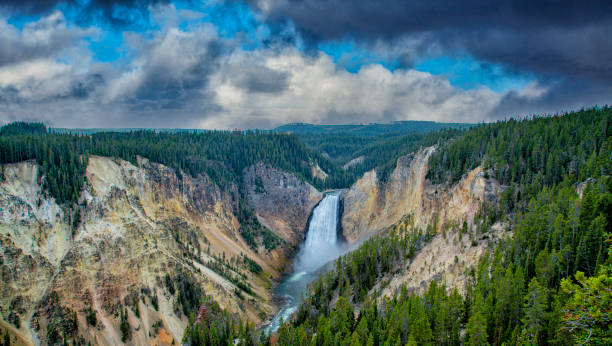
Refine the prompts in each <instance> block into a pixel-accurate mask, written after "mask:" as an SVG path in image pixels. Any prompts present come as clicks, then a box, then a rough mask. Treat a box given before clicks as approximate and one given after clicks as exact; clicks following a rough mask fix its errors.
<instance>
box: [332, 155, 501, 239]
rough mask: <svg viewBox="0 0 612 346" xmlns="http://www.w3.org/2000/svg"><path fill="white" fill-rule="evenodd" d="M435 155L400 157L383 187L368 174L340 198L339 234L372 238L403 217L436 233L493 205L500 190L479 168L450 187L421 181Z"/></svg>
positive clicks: (380, 182)
mask: <svg viewBox="0 0 612 346" xmlns="http://www.w3.org/2000/svg"><path fill="white" fill-rule="evenodd" d="M434 150H435V147H428V148H424V149H421V150H419V151H418V152H416V153H413V154H409V155H406V156H402V157H400V158H399V159H398V160H397V164H396V167H395V169H394V170H393V171H392V172H391V174H390V175H389V177H388V178H387V180H386V181H381V180H380V179H379V178H378V175H377V172H376V170H372V171H369V172H366V173H365V174H364V175H363V177H362V178H361V179H359V180H358V181H357V182H356V183H355V184H353V186H351V188H350V189H348V190H346V191H344V192H343V193H342V199H343V203H344V214H343V215H342V230H343V232H344V236H345V238H346V239H347V240H348V241H349V242H356V241H358V240H360V239H363V238H367V237H368V236H371V235H373V234H376V233H378V232H379V231H381V230H384V229H386V228H388V227H390V226H392V225H393V224H395V223H397V222H398V221H400V220H401V219H402V218H404V217H405V216H407V215H410V216H411V217H410V219H411V220H412V226H416V227H420V228H421V229H425V228H427V227H435V228H436V230H438V231H439V230H441V229H442V228H443V227H446V226H447V224H449V223H451V222H462V221H464V220H466V219H469V220H468V221H470V220H471V219H472V218H473V216H474V214H475V213H476V211H477V210H478V208H479V207H480V205H481V204H482V202H484V201H486V202H488V203H493V204H494V203H496V202H497V200H498V198H499V194H500V193H501V191H502V188H501V186H500V185H499V183H498V182H497V181H496V180H495V179H492V178H487V177H486V175H485V174H484V172H482V169H481V168H480V167H478V168H476V169H474V170H472V171H471V172H469V173H468V174H467V175H466V176H464V177H463V178H462V179H461V180H460V181H459V182H458V183H456V184H454V185H452V186H449V185H431V184H430V182H429V181H428V180H426V178H425V177H426V175H427V162H428V160H429V156H430V155H431V154H432V153H433V152H434Z"/></svg>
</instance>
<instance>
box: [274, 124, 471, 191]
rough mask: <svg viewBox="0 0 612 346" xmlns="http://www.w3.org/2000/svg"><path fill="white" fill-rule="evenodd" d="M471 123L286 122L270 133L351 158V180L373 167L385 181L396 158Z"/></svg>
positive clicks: (340, 160)
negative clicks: (333, 123)
mask: <svg viewBox="0 0 612 346" xmlns="http://www.w3.org/2000/svg"><path fill="white" fill-rule="evenodd" d="M472 126H474V125H473V124H460V123H436V122H433V121H397V122H394V123H391V124H365V125H311V124H289V125H284V126H280V127H277V128H276V129H274V130H273V131H274V132H280V133H291V134H295V135H296V136H298V137H299V138H300V139H302V140H303V141H304V142H305V143H306V144H308V145H309V146H310V147H312V148H313V149H314V150H316V151H317V152H320V153H321V154H323V155H325V156H327V157H329V159H330V160H331V161H332V162H335V163H337V164H338V165H339V166H343V165H345V164H347V163H348V162H350V161H351V160H353V159H359V160H360V162H354V163H353V164H352V165H350V167H347V169H346V171H347V173H348V176H349V180H350V181H351V182H353V181H355V180H357V179H359V178H360V177H361V176H362V175H363V173H365V172H367V171H370V170H373V169H376V170H377V171H378V173H379V177H380V178H381V180H383V181H384V180H386V178H387V177H388V175H389V173H390V172H391V171H392V170H393V168H395V163H396V161H397V158H398V157H400V156H402V155H406V154H408V153H411V152H414V151H415V150H418V149H419V148H420V147H426V146H431V145H434V144H438V143H443V142H444V141H446V140H448V139H450V138H453V137H455V136H458V135H460V134H461V133H463V132H464V131H465V130H466V129H469V128H470V127H472Z"/></svg>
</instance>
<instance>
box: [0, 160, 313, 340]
mask: <svg viewBox="0 0 612 346" xmlns="http://www.w3.org/2000/svg"><path fill="white" fill-rule="evenodd" d="M137 163H138V164H137V165H134V164H131V163H129V162H127V161H123V160H120V159H111V158H107V157H98V156H92V157H90V159H89V163H88V165H87V170H86V180H85V183H84V187H83V190H82V193H81V198H80V200H81V201H82V202H81V205H80V206H79V207H78V209H79V212H78V214H79V215H80V219H81V222H78V221H75V220H76V219H77V218H78V216H76V214H77V213H75V212H74V211H69V210H68V211H67V210H64V209H63V208H61V207H60V206H58V205H57V203H56V202H55V201H54V199H53V198H50V197H48V196H46V194H44V193H42V192H41V186H40V182H41V180H42V179H44V175H43V174H42V172H41V169H40V167H39V166H38V165H37V164H36V163H34V162H32V161H28V162H23V163H17V164H9V165H5V167H4V171H5V177H4V178H5V179H4V181H3V182H2V183H0V206H1V207H2V208H1V210H2V212H1V214H0V216H1V219H0V251H1V254H2V257H0V259H1V262H0V266H1V267H2V271H1V272H2V276H3V277H2V279H3V282H4V283H5V284H3V285H2V287H1V290H2V298H0V312H1V313H2V319H3V320H4V322H3V325H4V326H6V327H10V328H11V330H12V332H13V334H16V335H19V337H20V338H21V339H22V340H23V341H24V342H26V343H53V342H58V341H61V339H62V338H64V337H67V338H69V339H73V340H76V339H79V340H82V341H85V342H91V343H93V344H109V345H110V344H118V343H121V342H122V338H123V339H124V340H126V337H125V336H124V335H125V330H126V329H127V330H128V331H129V333H128V334H129V339H127V340H126V341H128V340H129V342H130V343H137V344H145V343H149V341H153V340H155V342H156V343H161V344H163V343H171V342H172V340H174V342H180V340H181V338H182V334H183V331H184V329H185V327H186V325H187V323H188V316H186V315H185V312H184V310H185V309H182V308H181V305H182V304H185V303H184V300H185V296H184V294H185V292H181V291H180V289H178V286H177V289H176V290H175V289H174V287H175V285H178V283H185V282H188V283H193V284H196V285H198V286H200V287H202V288H203V290H204V292H205V293H206V295H208V296H210V297H211V298H213V299H214V300H215V301H217V302H218V303H219V304H220V306H221V307H222V308H224V309H227V310H228V311H231V312H234V313H237V314H238V316H241V317H245V318H248V319H249V320H251V321H255V322H257V321H260V320H261V319H262V318H263V317H265V316H266V315H268V314H270V313H271V312H273V311H274V310H275V309H276V307H275V306H273V305H272V303H271V299H270V298H271V297H270V294H269V292H268V288H269V287H270V285H271V281H272V280H274V279H275V278H277V277H278V276H279V275H280V270H282V268H283V263H284V262H285V260H284V259H285V258H286V257H287V256H288V255H290V254H291V252H292V247H291V244H293V241H291V242H290V243H289V244H287V245H283V244H282V243H281V245H279V246H276V247H275V248H274V249H272V250H271V251H265V249H261V248H260V249H254V248H253V247H252V246H250V245H249V244H247V243H246V242H245V240H244V239H243V238H242V237H241V233H240V224H239V222H238V219H237V218H236V216H235V215H234V210H235V205H234V203H235V201H236V200H237V198H238V197H237V195H238V193H239V192H238V190H239V188H238V187H231V188H229V189H228V190H222V189H221V188H219V187H218V186H217V185H216V184H214V183H213V182H212V181H211V180H210V179H209V178H207V177H206V176H202V175H199V176H198V177H191V176H189V175H188V174H184V173H183V174H181V175H180V176H177V174H176V173H175V170H174V169H170V168H168V167H166V166H163V165H160V164H156V163H151V162H149V161H148V160H146V159H143V158H138V162H137ZM256 167H258V168H247V169H246V171H256V172H258V174H259V175H258V176H262V177H276V178H278V177H281V178H282V179H276V180H275V179H273V178H270V179H265V180H264V181H265V182H266V185H265V189H266V191H270V193H269V194H267V195H266V196H267V197H268V198H270V200H272V201H273V202H267V201H266V202H261V203H255V201H256V198H253V201H254V203H253V204H255V205H256V206H257V207H258V208H256V210H257V211H258V214H260V215H261V216H260V219H261V220H264V221H266V220H273V221H270V222H269V223H270V224H271V226H270V229H271V230H272V231H273V232H276V233H277V234H278V235H279V236H281V237H284V238H286V239H287V240H288V241H289V240H296V239H300V234H301V232H303V230H304V228H305V224H306V221H307V218H308V213H309V211H310V208H311V207H312V206H313V205H314V204H316V203H317V202H318V199H317V198H318V196H320V194H319V193H318V191H317V190H316V189H314V188H313V187H311V186H309V185H307V184H305V183H302V182H300V181H299V180H298V179H297V178H295V177H294V176H292V175H290V174H287V173H283V172H282V171H279V170H274V169H272V168H271V167H269V166H266V165H256ZM287 181H290V182H291V184H289V185H287V184H286V182H287ZM244 189H245V190H249V191H250V190H253V186H251V185H250V184H248V183H246V184H245V187H244ZM287 191H291V194H289V193H286V192H287ZM256 195H257V194H255V196H256ZM284 195H288V196H292V200H296V201H301V202H299V203H293V204H291V205H287V204H286V203H285V204H276V203H278V202H280V201H279V200H278V198H280V197H281V196H284ZM252 196H253V195H252ZM266 196H264V197H262V198H261V200H262V201H263V200H264V199H265V197H266ZM274 201H276V202H274ZM265 203H272V204H268V205H266V204H265ZM275 204H276V205H277V206H286V207H287V208H282V207H281V208H273V207H271V206H273V205H275ZM290 216H291V218H289V217H290ZM294 216H299V217H294ZM285 217H287V218H288V219H285ZM300 217H301V218H300ZM284 220H286V221H284ZM73 226H74V227H73ZM181 287H183V288H185V287H190V286H189V285H187V286H185V285H183V286H181ZM189 308H190V309H191V308H192V307H189ZM89 315H93V316H96V317H95V318H94V319H95V320H97V322H96V323H95V326H93V325H92V323H88V322H87V316H89ZM124 315H125V318H124ZM126 322H127V328H126ZM164 341H165V342H164Z"/></svg>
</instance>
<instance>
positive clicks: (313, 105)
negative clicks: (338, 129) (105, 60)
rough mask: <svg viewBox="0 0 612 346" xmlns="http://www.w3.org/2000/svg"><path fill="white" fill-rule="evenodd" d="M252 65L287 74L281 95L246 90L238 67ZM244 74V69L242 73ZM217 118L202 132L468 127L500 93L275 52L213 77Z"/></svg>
mask: <svg viewBox="0 0 612 346" xmlns="http://www.w3.org/2000/svg"><path fill="white" fill-rule="evenodd" d="M249 61H258V62H260V63H261V65H262V66H263V69H262V71H268V72H267V73H269V74H272V75H276V74H280V75H283V76H285V77H284V80H283V83H286V85H285V87H284V88H283V89H282V90H279V91H277V92H275V93H261V92H256V91H253V90H249V89H247V88H245V87H244V82H243V79H242V78H232V77H233V76H236V75H238V76H241V75H243V73H242V72H241V70H243V69H245V68H244V66H250V65H248V62H249ZM246 69H247V70H249V69H250V67H247V68H246ZM211 89H212V90H214V91H215V99H214V100H215V102H216V103H217V104H218V105H219V106H221V107H222V111H221V112H220V113H219V114H220V116H218V117H209V118H207V119H204V120H203V121H202V125H203V126H204V127H220V126H221V127H245V125H246V127H249V126H261V124H266V125H268V126H275V125H279V124H282V123H287V122H309V123H326V124H329V123H338V124H340V123H349V122H388V121H394V120H404V119H429V120H437V121H448V120H449V119H453V120H454V121H465V122H474V121H479V120H482V119H483V118H486V117H487V115H488V112H489V111H490V110H491V109H493V108H494V107H495V106H496V105H497V103H498V102H499V100H500V99H501V95H499V94H496V93H494V92H492V91H491V90H489V89H487V88H479V89H474V90H462V89H458V88H455V87H453V86H451V85H450V84H449V82H448V81H447V80H445V79H443V78H441V77H436V76H433V75H431V74H429V73H424V72H418V71H415V70H398V71H395V72H391V71H389V70H388V69H386V68H384V67H383V66H381V65H378V64H372V65H368V66H364V67H363V68H362V69H360V70H359V71H358V72H357V73H349V72H347V71H345V70H343V69H338V68H336V66H335V64H334V62H333V61H332V59H331V58H330V57H329V56H327V55H325V54H319V55H317V56H316V57H312V56H307V55H304V54H302V53H301V52H299V51H297V50H295V49H291V48H287V49H285V50H282V51H280V52H276V51H257V52H242V51H237V52H235V53H234V54H233V55H232V56H231V58H230V59H228V60H227V62H226V63H225V64H222V65H221V70H220V71H219V72H218V73H216V74H215V75H213V76H212V77H211Z"/></svg>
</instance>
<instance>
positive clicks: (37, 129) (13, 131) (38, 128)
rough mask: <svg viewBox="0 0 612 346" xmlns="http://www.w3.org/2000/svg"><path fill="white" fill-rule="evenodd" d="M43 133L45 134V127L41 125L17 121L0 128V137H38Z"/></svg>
mask: <svg viewBox="0 0 612 346" xmlns="http://www.w3.org/2000/svg"><path fill="white" fill-rule="evenodd" d="M44 133H47V127H46V126H45V125H44V124H43V123H31V122H25V121H17V122H14V123H10V124H7V125H4V126H2V127H0V136H12V135H39V134H44Z"/></svg>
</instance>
